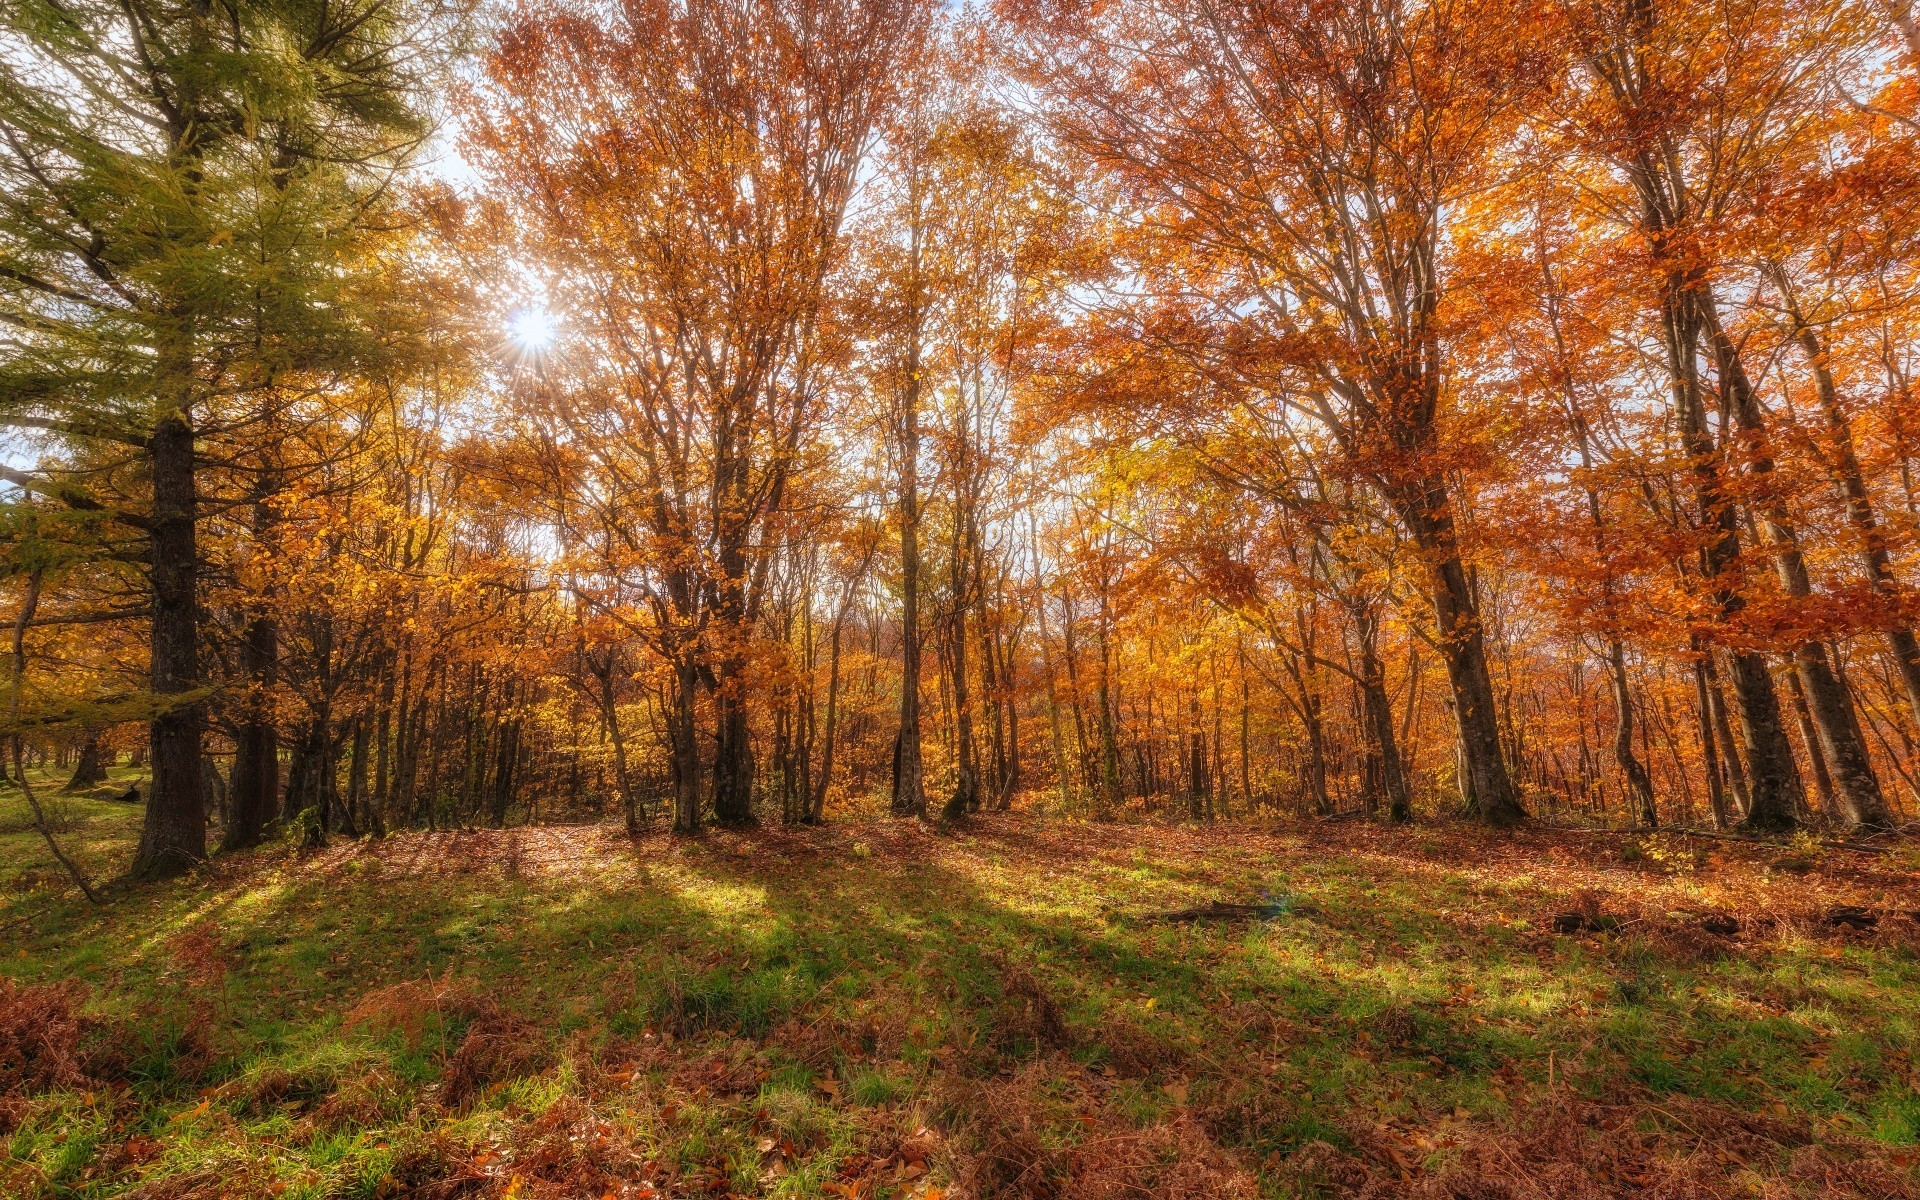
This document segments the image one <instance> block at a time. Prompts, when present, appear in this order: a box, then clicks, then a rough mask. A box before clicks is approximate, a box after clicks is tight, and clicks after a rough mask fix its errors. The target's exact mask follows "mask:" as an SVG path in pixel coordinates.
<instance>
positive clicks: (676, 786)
mask: <svg viewBox="0 0 1920 1200" xmlns="http://www.w3.org/2000/svg"><path fill="white" fill-rule="evenodd" d="M699 687H700V672H699V668H698V667H697V666H696V665H695V664H694V663H693V661H692V660H691V659H689V658H687V657H686V656H685V654H684V653H683V654H682V657H681V658H680V660H679V661H678V662H677V663H675V664H674V680H673V703H672V711H671V714H670V715H669V717H668V721H667V725H668V731H669V746H670V750H671V753H672V763H673V830H674V832H675V833H694V832H696V831H698V830H699V828H700V739H699V735H698V732H697V730H696V729H695V726H694V703H695V700H696V698H697V693H698V689H699Z"/></svg>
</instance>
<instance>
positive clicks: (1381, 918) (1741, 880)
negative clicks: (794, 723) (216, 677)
mask: <svg viewBox="0 0 1920 1200" xmlns="http://www.w3.org/2000/svg"><path fill="white" fill-rule="evenodd" d="M60 807H61V809H62V810H63V811H62V828H63V830H64V834H63V836H64V838H65V840H66V842H67V843H68V844H70V845H71V846H73V847H74V849H75V851H76V853H77V854H78V856H79V857H80V858H81V859H82V860H83V861H84V862H85V863H86V864H87V865H88V866H89V867H90V868H92V870H93V871H94V872H96V873H97V874H106V873H107V871H108V868H109V867H110V866H118V865H120V864H124V863H125V862H126V861H127V859H128V858H129V857H130V853H131V846H132V840H133V838H134V835H135V831H136V822H137V817H138V810H136V809H134V808H131V807H128V806H123V805H117V804H114V803H111V802H104V801H101V802H96V801H90V800H71V799H70V800H66V801H64V802H62V804H61V806H60ZM1916 867H1920V854H1916V852H1915V851H1913V850H1912V849H1895V850H1894V851H1893V852H1892V853H1888V854H1880V855H1867V854H1859V853H1854V852H1849V851H1845V850H1838V849H1822V848H1819V847H1816V846H1812V845H1802V846H1799V847H1788V848H1782V847H1777V846H1776V847H1766V846H1752V845H1746V844H1736V843H1729V842H1717V841H1692V842H1688V841H1683V840H1681V839H1678V838H1675V837H1672V836H1663V837H1661V838H1658V839H1653V840H1651V841H1649V840H1648V839H1640V838H1632V837H1626V836H1622V835H1598V834H1580V833H1571V832H1558V831H1549V830H1532V831H1524V832H1521V833H1519V834H1516V835H1513V836H1510V837H1509V836H1501V835H1495V834H1491V833H1486V832H1483V831H1480V830H1478V829H1475V828H1471V827H1467V826H1461V825H1453V824H1431V825H1422V826H1416V827H1414V828H1412V829H1407V830H1392V829H1386V828H1381V827H1378V826H1374V825H1370V824H1366V823H1361V822H1333V823H1281V824H1273V825H1240V824H1232V825H1227V824H1223V825H1218V826H1211V827H1199V828H1195V827H1182V826H1173V825H1093V824H1085V823H1079V822H1071V821H1065V820H1060V819H1050V818H1040V817H1034V816H1029V815H1021V814H1010V815H997V816H992V817H988V818H985V819H982V820H979V821H976V822H973V823H971V824H969V825H966V826H962V827H957V828H953V829H946V830H943V829H939V828H936V827H933V826H923V825H918V824H912V823H897V822H885V821H872V822H851V821H850V822H842V823H837V824H833V825H830V826H828V827H826V828H823V829H818V830H801V831H791V830H782V829H778V828H766V829H761V830H756V831H747V832H737V833H736V832H713V833H709V834H707V835H705V836H702V837H699V838H694V839H672V838H669V837H667V836H666V835H664V834H659V833H655V834H650V835H648V836H646V837H644V838H643V839H641V840H640V841H638V842H637V843H636V842H632V841H629V840H628V839H627V838H626V837H625V836H624V835H623V834H622V832H621V831H620V830H619V829H617V828H616V827H612V826H588V827H551V828H528V829H514V830H508V831H504V832H502V831H480V832H466V833H458V832H455V833H411V834H407V835H404V836H398V837H394V838H390V839H387V840H386V841H382V842H371V841H340V840H336V842H335V843H334V845H333V846H331V847H330V848H328V849H325V850H321V851H317V852H312V853H308V854H304V855H302V854H297V853H295V852H294V851H293V850H291V849H288V848H283V847H270V848H267V849H263V850H261V851H259V852H256V853H252V854H247V855H242V856H237V857H234V858H231V859H217V860H215V861H214V862H213V863H211V864H209V865H208V866H207V867H206V868H205V869H204V870H203V871H201V872H200V873H198V874H197V875H195V876H194V877H192V878H189V879H187V880H184V881H177V882H173V883H168V884H162V885H156V886H148V887H137V888H134V887H121V888H116V889H114V890H113V892H112V893H111V896H110V900H109V903H108V904H107V905H106V906H105V907H104V908H101V909H98V910H95V909H90V908H89V907H88V906H87V905H86V904H85V903H84V902H82V901H81V900H80V899H79V897H78V896H77V894H75V893H73V892H72V891H71V889H69V888H67V887H66V886H65V884H64V882H63V881H62V880H61V879H60V878H59V877H58V875H57V872H56V868H54V867H53V865H52V862H51V860H50V859H48V858H47V856H46V855H45V852H44V850H43V849H42V848H41V846H40V843H39V841H38V839H37V837H36V836H35V835H34V834H33V833H32V832H31V830H30V828H29V827H28V826H27V823H26V821H25V810H24V805H23V804H22V802H21V800H20V799H19V793H18V792H17V791H10V792H4V793H0V931H4V932H0V947H5V949H4V951H3V952H0V953H3V955H4V956H3V957H0V1195H5V1196H8V1197H36V1196H109V1195H123V1196H136V1195H137V1196H141V1197H148V1198H152V1200H158V1198H173V1200H185V1198H188V1197H228V1196H278V1197H282V1198H283V1200H292V1198H296V1197H322V1196H366V1197H381V1196H402V1195H412V1196H421V1197H442V1198H452V1197H467V1196H472V1197H494V1196H511V1197H524V1198H545V1197H569V1198H572V1197H581V1198H585V1200H596V1198H600V1197H606V1196H613V1197H621V1198H638V1200H647V1198H651V1197H660V1198H662V1200H666V1198H678V1197H714V1198H722V1197H732V1196H743V1197H744V1196H762V1195H765V1196H781V1197H800V1196H829V1195H831V1196H833V1197H836V1198H837V1200H886V1198H889V1197H898V1198H901V1200H946V1198H953V1200H961V1198H963V1197H971V1198H976V1200H985V1198H987V1197H993V1196H1010V1197H1017V1198H1022V1200H1070V1198H1072V1200H1078V1198H1084V1200H1130V1198H1133V1197H1139V1196H1153V1197H1167V1198H1169V1200H1252V1198H1254V1197H1258V1196H1295V1195H1298V1196H1317V1195H1324V1196H1396V1195H1409V1196H1445V1197H1460V1198H1463V1200H1465V1198H1475V1200H1480V1198H1493V1197H1601V1196H1616V1195H1618V1196H1670V1197H1691V1196H1721V1195H1726V1196H1766V1197H1785V1196H1863V1197H1865V1196H1871V1197H1896V1196H1909V1195H1920V1170H1917V1167H1920V1147H1916V1141H1917V1140H1920V1070H1917V1069H1916V1068H1917V1065H1920V1064H1917V1063H1916V1058H1917V1057H1920V919H1916V918H1914V917H1913V916H1912V915H1911V914H1912V913H1913V912H1916V911H1920V873H1916ZM1215 900H1219V901H1230V902H1250V903H1255V904H1260V905H1263V906H1265V907H1264V911H1263V912H1262V913H1260V914H1259V915H1256V916H1252V917H1246V918H1241V919H1231V920H1216V919H1201V920H1195V921H1189V922H1175V921H1167V920H1164V919H1155V915H1156V914H1165V913H1167V912H1169V911H1171V910H1177V909H1181V908H1187V907H1192V906H1197V905H1203V904H1205V903H1207V902H1209V901H1215ZM1837 905H1854V906H1858V908H1860V909H1864V910H1868V911H1866V912H1865V913H1860V912H1853V911H1849V910H1845V909H1841V910H1839V911H1838V912H1836V908H1835V906H1837ZM1836 916H1838V917H1842V918H1845V919H1846V921H1851V922H1852V924H1849V923H1846V921H1842V922H1841V923H1835V921H1834V918H1835V917H1836ZM1711 917H1718V918H1731V919H1732V924H1731V925H1729V924H1727V923H1726V922H1724V921H1723V920H1707V918H1711ZM1589 918H1591V919H1589ZM1869 918H1872V921H1871V927H1870V928H1856V927H1855V926H1856V925H1866V924H1868V923H1869ZM1556 922H1559V923H1561V924H1564V925H1573V924H1578V925H1579V926H1580V928H1579V929H1578V930H1577V931H1576V932H1572V933H1559V932H1556V928H1555V927H1556ZM1703 922H1704V924H1703ZM1716 929H1717V930H1722V932H1714V930H1716Z"/></svg>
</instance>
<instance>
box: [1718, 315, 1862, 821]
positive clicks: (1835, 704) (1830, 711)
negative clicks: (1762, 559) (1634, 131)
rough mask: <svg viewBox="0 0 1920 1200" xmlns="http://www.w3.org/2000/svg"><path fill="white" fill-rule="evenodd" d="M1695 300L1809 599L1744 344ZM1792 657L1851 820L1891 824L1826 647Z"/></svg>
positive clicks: (1791, 564) (1773, 518) (1803, 649)
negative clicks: (1745, 361)
mask: <svg viewBox="0 0 1920 1200" xmlns="http://www.w3.org/2000/svg"><path fill="white" fill-rule="evenodd" d="M1696 302H1697V303H1698V304H1699V305H1700V306H1701V309H1702V311H1703V313H1704V318H1705V325H1706V329H1707V332H1708V333H1709V334H1710V335H1711V339H1712V343H1713V350H1714V357H1715V361H1716V363H1717V364H1718V366H1719V371H1720V379H1721V386H1722V387H1724V388H1726V389H1727V390H1728V392H1729V397H1728V398H1729V400H1730V401H1731V403H1732V408H1733V413H1734V417H1735V419H1736V421H1737V422H1738V424H1739V427H1740V430H1741V432H1742V434H1743V435H1745V438H1746V441H1747V443H1748V445H1747V453H1748V455H1749V458H1750V461H1751V467H1750V469H1751V471H1752V473H1753V474H1754V476H1755V477H1756V478H1758V479H1759V480H1760V484H1761V486H1760V505H1761V515H1762V517H1763V519H1764V521H1765V525H1766V532H1767V536H1768V537H1769V538H1770V539H1771V540H1772V542H1773V560H1774V566H1775V569H1776V571H1777V573H1778V574H1779V576H1780V584H1781V586H1782V587H1783V588H1784V589H1785V590H1786V592H1787V594H1788V595H1790V596H1793V597H1795V598H1796V599H1805V598H1808V597H1811V596H1812V595H1813V580H1812V577H1811V575H1810V573H1809V572H1808V570H1807V564H1806V559H1805V557H1804V556H1803V555H1802V554H1801V552H1800V537H1799V533H1798V531H1797V530H1796V529H1795V527H1794V524H1793V520H1792V517H1791V516H1790V515H1789V514H1788V512H1787V505H1786V499H1785V497H1784V496H1782V495H1781V493H1780V489H1779V487H1778V485H1777V484H1776V483H1775V482H1774V474H1775V472H1774V466H1773V453H1772V450H1771V448H1770V447H1769V444H1768V435H1767V426H1766V420H1765V417H1764V415H1763V414H1762V413H1761V411H1760V401H1759V397H1758V396H1756V395H1755V394H1754V389H1753V383H1752V381H1751V380H1750V379H1749V378H1748V377H1747V373H1746V368H1745V366H1744V365H1742V363H1741V361H1740V354H1739V349H1738V347H1736V346H1735V345H1734V344H1733V341H1732V339H1731V338H1729V337H1728V336H1727V333H1726V331H1725V330H1724V329H1723V328H1721V325H1720V318H1719V313H1718V311H1717V310H1716V308H1715V307H1714V301H1713V297H1712V295H1711V293H1707V292H1702V293H1700V294H1699V295H1698V296H1697V298H1696ZM1793 658H1794V665H1795V667H1796V668H1797V670H1798V674H1799V677H1800V684H1801V688H1802V690H1803V691H1804V692H1805V694H1806V704H1807V708H1808V709H1809V710H1810V715H1811V718H1812V722H1813V727H1814V730H1815V731H1816V732H1817V734H1818V738H1817V741H1818V744H1819V747H1820V750H1821V752H1822V754H1823V756H1824V757H1825V758H1826V760H1827V768H1828V772H1829V774H1830V775H1831V778H1832V789H1833V796H1834V798H1835V799H1837V800H1838V801H1839V802H1840V804H1841V805H1842V806H1843V808H1844V815H1845V816H1846V818H1847V820H1848V822H1849V823H1851V824H1854V825H1864V826H1867V827H1869V828H1873V829H1885V828H1888V827H1890V826H1891V825H1892V824H1893V816H1892V814H1891V813H1890V812H1889V811H1888V810H1887V801H1886V797H1885V796H1884V795H1883V794H1882V793H1881V790H1880V779H1879V776H1877V775H1876V774H1875V773H1874V770H1873V760H1872V758H1871V757H1870V756H1869V755H1868V753H1867V745H1866V740H1865V739H1864V738H1863V737H1862V736H1861V733H1860V721H1859V718H1858V717H1857V716H1856V715H1855V713H1854V711H1853V703H1852V698H1851V697H1849V696H1848V695H1847V692H1846V689H1845V688H1844V687H1842V686H1841V684H1840V680H1839V677H1838V676H1837V675H1835V673H1834V670H1833V664H1832V663H1831V662H1830V661H1829V659H1828V656H1827V647H1826V646H1825V645H1823V644H1822V643H1820V642H1805V643H1802V644H1801V645H1799V646H1797V647H1795V648H1794V652H1793Z"/></svg>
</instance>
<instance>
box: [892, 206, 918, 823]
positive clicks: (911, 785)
mask: <svg viewBox="0 0 1920 1200" xmlns="http://www.w3.org/2000/svg"><path fill="white" fill-rule="evenodd" d="M913 185H914V186H915V188H916V193H915V195H914V198H913V211H914V213H915V214H916V218H915V219H914V220H912V221H910V222H909V231H908V235H909V238H910V239H911V246H910V252H909V258H910V266H911V275H910V282H909V286H908V294H907V312H906V329H907V346H906V362H905V363H904V364H902V365H903V367H904V371H903V378H902V380H901V386H900V409H901V411H900V729H899V731H898V733H897V734H896V736H895V738H894V742H893V797H892V802H891V805H890V807H891V810H892V812H893V815H894V816H896V817H924V816H926V815H927V785H926V766H925V762H924V760H923V756H922V753H921V746H920V349H921V347H920V337H921V321H922V319H923V314H922V312H921V303H920V301H921V297H920V234H921V227H920V222H919V220H918V214H919V212H920V202H919V198H918V194H917V185H918V180H917V178H916V179H915V180H914V181H913Z"/></svg>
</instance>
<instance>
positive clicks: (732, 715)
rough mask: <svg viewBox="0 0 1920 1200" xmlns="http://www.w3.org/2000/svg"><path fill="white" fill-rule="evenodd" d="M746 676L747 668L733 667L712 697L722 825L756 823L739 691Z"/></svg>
mask: <svg viewBox="0 0 1920 1200" xmlns="http://www.w3.org/2000/svg"><path fill="white" fill-rule="evenodd" d="M744 673H745V667H744V664H738V663H736V664H734V666H733V667H732V669H731V670H729V671H728V672H727V676H726V678H727V683H725V684H723V685H722V686H721V687H720V688H717V689H716V690H715V692H714V697H713V714H714V734H715V736H714V746H713V819H714V820H715V821H718V822H719V823H721V824H722V825H746V824H750V823H751V822H752V821H753V779H754V761H753V742H752V740H751V734H752V731H751V729H750V727H749V724H748V720H747V718H748V708H747V702H746V698H745V697H744V696H742V695H740V694H739V693H738V691H737V689H738V688H739V687H740V686H741V685H743V684H744V683H745V679H744V678H743V676H744Z"/></svg>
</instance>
